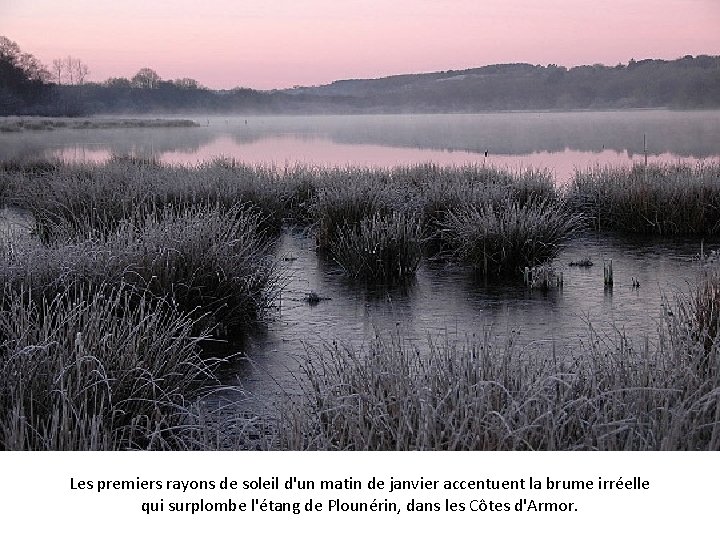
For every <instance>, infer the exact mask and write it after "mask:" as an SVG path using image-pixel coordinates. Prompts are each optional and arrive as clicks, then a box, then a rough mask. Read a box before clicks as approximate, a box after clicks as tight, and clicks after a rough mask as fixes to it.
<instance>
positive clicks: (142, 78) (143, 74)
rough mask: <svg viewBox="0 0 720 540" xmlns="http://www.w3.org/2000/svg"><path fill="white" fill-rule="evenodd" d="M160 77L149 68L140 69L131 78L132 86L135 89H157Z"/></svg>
mask: <svg viewBox="0 0 720 540" xmlns="http://www.w3.org/2000/svg"><path fill="white" fill-rule="evenodd" d="M160 81H161V79H160V75H158V74H157V73H156V72H155V71H154V70H152V69H150V68H142V69H141V70H140V71H138V72H137V73H136V74H135V76H134V77H133V78H132V81H131V82H132V85H133V86H134V87H136V88H157V86H158V84H160Z"/></svg>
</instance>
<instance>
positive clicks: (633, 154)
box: [0, 110, 720, 181]
mask: <svg viewBox="0 0 720 540" xmlns="http://www.w3.org/2000/svg"><path fill="white" fill-rule="evenodd" d="M193 120H195V121H196V122H197V123H198V124H200V125H201V127H197V128H152V129H103V130H71V129H59V130H55V131H52V132H31V133H19V134H18V133H6V134H0V159H17V158H28V157H52V156H55V157H62V158H64V159H69V160H78V161H102V160H104V159H107V158H108V157H110V156H111V155H113V154H134V155H144V156H149V155H152V156H155V157H158V158H159V159H160V160H161V161H164V162H167V163H186V164H194V163H197V162H198V161H203V160H207V159H210V158H213V157H216V156H218V155H224V156H227V157H233V158H236V159H238V160H241V161H246V162H251V163H265V164H277V165H285V164H286V163H289V164H294V163H298V162H300V163H313V164H320V165H347V164H352V165H361V166H383V167H390V166H393V165H399V164H412V163H420V162H428V161H433V162H436V163H440V164H455V165H458V164H465V163H470V162H472V163H485V164H490V165H495V166H500V167H509V168H511V169H519V168H525V167H540V168H548V169H550V170H552V171H554V172H555V173H556V176H557V178H558V179H559V180H560V181H564V180H566V179H567V178H569V177H570V176H571V175H572V173H573V170H574V169H575V168H581V169H583V168H586V167H589V166H592V165H596V164H600V165H607V164H615V165H617V164H628V163H631V162H632V161H640V160H642V159H643V138H644V137H645V136H647V141H648V143H647V144H648V153H649V159H650V161H651V162H652V161H675V160H685V161H687V160H691V161H692V160H696V159H704V158H718V157H720V111H661V110H650V111H615V112H517V113H488V114H439V115H357V116H300V117H298V116H284V117H263V116H260V117H244V116H230V117H225V116H222V117H206V116H197V117H194V118H193ZM486 153H487V156H486Z"/></svg>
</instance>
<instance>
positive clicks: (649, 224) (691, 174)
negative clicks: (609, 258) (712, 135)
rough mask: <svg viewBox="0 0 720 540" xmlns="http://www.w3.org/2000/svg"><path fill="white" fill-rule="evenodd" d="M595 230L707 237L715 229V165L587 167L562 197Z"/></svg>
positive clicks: (718, 218) (719, 185) (719, 198)
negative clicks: (585, 218)
mask: <svg viewBox="0 0 720 540" xmlns="http://www.w3.org/2000/svg"><path fill="white" fill-rule="evenodd" d="M568 199H569V202H570V204H572V205H574V206H575V207H577V208H579V209H581V210H582V211H583V212H584V213H585V214H586V215H587V216H588V217H589V218H590V219H591V223H592V224H593V225H594V226H595V228H597V229H598V230H601V231H615V232H622V233H633V234H652V235H661V236H675V235H685V236H687V235H698V236H710V235H714V234H717V233H718V231H719V230H720V164H718V163H704V164H703V163H701V164H698V165H695V166H691V165H680V164H679V165H670V164H665V165H650V166H648V167H647V170H646V169H645V167H644V166H642V165H634V166H633V167H630V168H628V167H605V168H599V167H596V168H593V169H589V170H587V171H583V172H578V173H576V175H575V178H574V180H573V183H572V185H571V186H570V190H569V193H568Z"/></svg>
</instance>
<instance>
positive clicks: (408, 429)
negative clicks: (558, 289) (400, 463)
mask: <svg viewBox="0 0 720 540" xmlns="http://www.w3.org/2000/svg"><path fill="white" fill-rule="evenodd" d="M686 305H687V304H686ZM589 338H590V339H589V340H588V342H587V344H586V345H584V346H583V347H582V348H581V349H579V350H575V351H573V353H572V355H570V354H568V355H567V357H564V358H560V357H555V356H554V355H550V354H547V352H539V351H534V350H532V349H521V348H519V347H518V346H517V345H516V344H515V343H513V340H512V339H511V338H509V339H504V340H501V339H497V338H493V337H492V336H491V335H489V334H486V335H484V336H481V337H476V338H472V339H469V340H467V341H466V342H461V343H457V342H451V341H448V340H443V339H440V340H439V341H438V340H430V341H429V342H428V343H427V344H424V345H418V344H416V343H413V342H409V341H406V340H404V339H403V338H402V337H401V336H399V335H397V334H391V335H385V334H383V335H380V336H379V337H376V338H375V339H374V340H373V341H372V342H371V343H369V344H367V346H366V347H365V348H364V349H361V350H356V349H349V348H343V347H341V346H338V345H336V344H333V345H328V346H326V347H324V348H310V349H308V350H307V351H306V355H305V358H304V360H303V364H302V369H303V375H304V385H303V389H304V395H303V396H302V397H300V398H292V399H288V400H287V401H286V402H285V408H284V410H283V413H282V415H281V416H280V423H279V428H278V429H277V434H278V437H279V438H278V444H279V445H280V446H281V447H282V448H287V449H293V450H298V449H313V450H331V449H332V450H578V449H582V450H589V449H598V450H699V449H714V450H717V449H720V416H719V415H718V410H719V409H718V407H720V392H718V387H719V385H720V379H718V369H717V368H718V349H717V345H713V346H712V347H711V349H707V348H706V347H705V345H704V343H703V342H702V340H698V339H696V336H695V335H694V334H693V330H692V329H690V328H688V327H687V326H686V325H684V324H683V323H682V322H678V321H677V320H674V319H668V320H666V321H665V326H664V328H663V329H662V330H661V332H660V335H659V336H658V340H657V342H656V343H655V346H654V348H651V347H648V346H645V347H640V348H633V346H632V345H631V344H630V343H629V341H628V340H627V339H626V338H625V336H624V335H622V334H620V333H617V334H616V335H615V336H614V337H609V338H603V337H602V336H599V335H597V334H593V333H592V332H590V334H589ZM710 365H711V366H713V368H712V369H709V368H708V366H710Z"/></svg>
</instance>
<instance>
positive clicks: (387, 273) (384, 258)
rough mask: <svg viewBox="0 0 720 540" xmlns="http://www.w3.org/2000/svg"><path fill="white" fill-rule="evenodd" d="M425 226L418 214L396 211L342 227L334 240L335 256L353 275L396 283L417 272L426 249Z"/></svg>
mask: <svg viewBox="0 0 720 540" xmlns="http://www.w3.org/2000/svg"><path fill="white" fill-rule="evenodd" d="M422 234H423V228H422V225H421V222H420V220H419V218H418V217H417V216H415V215H407V214H404V213H399V212H393V213H391V214H388V215H385V216H383V215H381V214H375V215H373V216H368V217H364V218H362V219H361V221H360V223H359V224H357V225H353V224H352V223H346V225H344V226H341V227H340V228H339V230H338V231H337V232H336V234H335V235H334V236H333V239H332V241H331V243H330V247H329V251H330V253H331V254H332V257H333V259H334V260H335V261H336V262H337V263H338V264H339V265H340V266H341V267H342V268H343V269H344V270H345V273H346V274H347V275H349V276H351V277H355V278H360V279H364V280H368V281H373V282H383V283H389V282H395V281H401V280H404V279H407V278H409V277H412V276H414V275H415V271H416V270H417V267H418V265H419V264H420V259H421V257H422V251H423V249H422V248H423V239H422Z"/></svg>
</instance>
